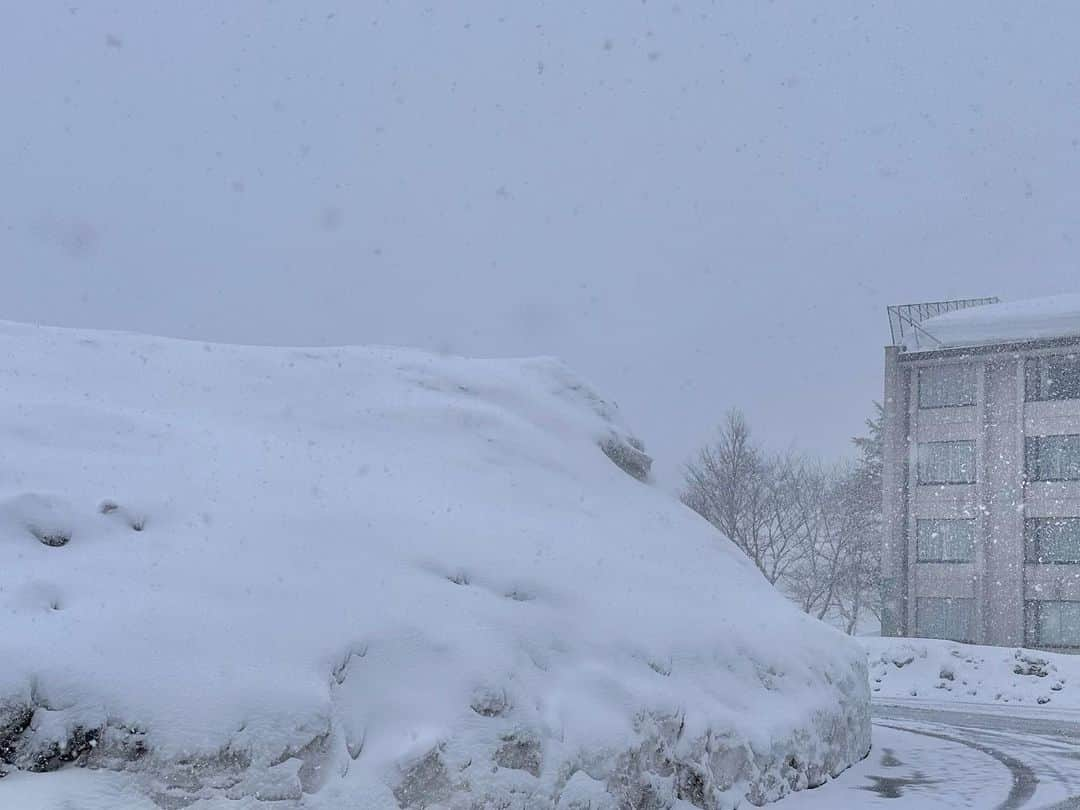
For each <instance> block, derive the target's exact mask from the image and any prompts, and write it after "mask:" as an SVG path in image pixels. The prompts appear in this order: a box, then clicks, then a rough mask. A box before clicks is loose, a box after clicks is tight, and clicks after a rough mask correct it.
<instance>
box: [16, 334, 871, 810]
mask: <svg viewBox="0 0 1080 810" xmlns="http://www.w3.org/2000/svg"><path fill="white" fill-rule="evenodd" d="M613 460H614V461H616V462H617V464H616V463H613ZM620 467H621V468H622V469H620ZM646 469H647V458H646V457H645V456H644V454H643V453H642V452H641V451H640V446H639V445H638V444H637V443H636V442H635V441H634V440H633V439H632V438H631V437H630V436H629V434H628V433H627V432H626V431H625V429H623V428H622V427H621V426H620V424H619V422H618V419H617V414H616V413H615V411H614V409H613V408H612V407H611V406H610V405H609V404H608V403H606V402H605V401H604V400H602V399H601V398H599V397H598V396H597V395H595V394H594V393H592V392H591V391H590V389H589V388H588V387H587V386H586V385H584V384H583V383H582V382H581V381H580V380H579V379H578V378H577V377H575V376H574V375H573V374H572V373H571V372H570V371H568V370H567V369H566V368H565V367H564V366H562V365H561V364H559V363H558V362H555V361H552V360H545V359H539V360H523V361H476V360H464V359H459V358H451V357H436V356H432V355H428V354H422V353H418V352H411V351H402V350H396V349H382V348H331V349H278V348H275V349H271V348H254V347H236V346H220V345H209V344H202V343H192V342H181V341H170V340H164V339H158V338H152V337H145V336H138V335H124V334H113V333H95V332H77V331H67V330H56V329H44V328H36V327H29V326H22V325H16V324H0V554H2V555H3V556H2V562H3V565H2V566H0V769H5V770H8V771H9V774H8V776H7V777H5V778H4V779H0V806H5V807H6V806H17V807H20V808H34V807H53V806H64V805H63V802H65V801H69V800H70V801H71V802H73V804H72V806H78V807H82V808H93V807H117V806H123V807H128V806H130V807H138V806H140V802H141V803H142V804H144V805H146V806H148V807H149V806H150V803H154V804H156V805H158V806H180V805H182V804H184V803H187V802H190V801H192V800H195V803H194V804H193V805H191V806H193V807H196V808H197V807H211V806H216V805H217V804H219V803H221V804H222V805H223V806H228V807H230V808H240V807H244V806H248V805H250V806H255V805H258V806H266V805H265V803H264V801H265V800H272V799H276V800H279V801H280V802H281V803H282V804H281V805H279V806H297V807H312V808H340V807H345V806H350V807H365V808H368V807H370V808H381V807H398V806H401V807H415V808H420V807H431V808H434V807H455V808H458V807H470V808H471V807H474V806H479V807H482V806H487V805H486V804H484V802H487V801H491V802H492V803H495V802H500V803H498V804H497V805H495V806H499V807H503V808H539V807H558V808H564V809H565V810H569V808H575V809H576V810H582V809H583V808H590V810H603V808H616V807H619V808H642V809H643V808H666V807H675V806H681V807H686V806H688V805H691V806H698V807H706V808H714V807H729V806H733V805H734V804H735V803H737V802H740V801H743V799H744V797H746V796H749V797H750V798H751V799H752V800H753V801H754V802H760V801H764V800H769V799H775V798H778V797H780V796H783V795H784V794H786V793H788V792H790V791H791V790H793V789H798V788H801V787H804V786H806V785H807V784H816V783H818V782H820V781H822V780H824V779H825V778H826V775H827V774H836V773H839V772H840V771H842V770H843V769H844V768H845V767H847V766H848V765H849V764H850V763H851V762H853V761H856V760H858V759H859V758H860V757H861V756H862V755H863V754H864V753H865V752H866V750H867V747H868V744H869V708H868V690H867V682H866V667H865V656H864V655H863V653H862V650H861V648H859V647H858V646H857V645H856V644H855V643H854V642H852V641H850V640H848V639H845V638H844V637H843V636H842V635H841V634H840V633H838V632H836V631H834V630H832V629H830V628H828V627H826V626H825V625H823V624H821V623H819V622H816V621H813V620H811V619H809V618H808V617H806V616H804V615H802V614H801V613H800V612H799V611H798V610H797V609H796V608H795V607H793V606H792V605H790V604H789V603H788V602H787V601H786V600H784V599H783V598H782V597H781V596H779V595H778V594H777V593H776V592H775V591H773V590H772V588H770V587H769V586H768V585H767V584H766V583H765V581H764V580H763V579H762V577H761V576H760V575H759V574H758V573H757V571H756V570H755V569H754V568H753V566H752V565H751V564H750V563H749V562H748V561H747V560H746V559H745V557H744V556H743V555H742V554H740V553H739V552H738V551H736V550H735V549H734V548H733V547H732V546H731V545H730V544H729V543H727V542H725V541H723V539H722V538H721V537H719V536H718V535H717V534H716V533H715V531H714V530H713V529H712V528H711V527H710V526H709V525H708V524H706V523H705V522H704V521H703V520H701V519H700V518H699V517H698V516H697V515H695V514H693V513H692V512H691V511H690V510H688V509H686V508H684V507H683V506H681V505H680V504H678V503H677V502H675V501H674V500H673V499H671V498H670V497H669V496H667V495H665V494H664V493H662V492H660V491H658V490H657V489H655V488H653V487H651V486H648V485H647V484H643V483H641V482H640V481H638V480H635V478H633V477H631V475H628V474H627V471H628V472H630V473H633V474H636V475H639V476H640V475H643V474H644V472H645V470H646ZM3 763H6V765H5V764H3ZM78 765H87V766H91V767H92V768H97V770H91V769H81V768H78V767H75V766H78ZM35 771H43V772H45V773H35ZM136 797H142V798H141V799H136ZM474 802H475V804H474Z"/></svg>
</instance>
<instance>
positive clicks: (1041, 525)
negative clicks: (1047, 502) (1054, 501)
mask: <svg viewBox="0 0 1080 810" xmlns="http://www.w3.org/2000/svg"><path fill="white" fill-rule="evenodd" d="M1024 561H1025V562H1029V563H1043V564H1048V563H1080V518H1074V517H1072V518H1028V519H1027V520H1025V521H1024Z"/></svg>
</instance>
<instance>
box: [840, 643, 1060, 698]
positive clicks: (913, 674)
mask: <svg viewBox="0 0 1080 810" xmlns="http://www.w3.org/2000/svg"><path fill="white" fill-rule="evenodd" d="M860 642H861V643H862V644H863V645H864V646H865V647H866V649H867V653H868V656H869V667H870V688H871V690H872V692H873V695H874V698H875V700H878V699H880V700H889V699H903V700H907V699H911V698H917V699H919V700H931V701H952V702H960V703H999V704H1011V705H1026V706H1047V708H1053V709H1057V710H1064V709H1069V710H1072V709H1080V656H1075V655H1064V654H1061V653H1049V652H1042V651H1036V650H1025V649H1019V648H1015V647H1013V648H1009V647H982V646H979V645H975V644H960V643H958V642H955V641H938V640H936V639H922V638H863V639H860Z"/></svg>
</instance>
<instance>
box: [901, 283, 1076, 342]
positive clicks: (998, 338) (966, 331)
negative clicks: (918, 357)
mask: <svg viewBox="0 0 1080 810" xmlns="http://www.w3.org/2000/svg"><path fill="white" fill-rule="evenodd" d="M920 326H921V327H922V328H923V329H924V330H925V331H926V332H927V333H928V334H930V335H932V336H933V337H934V338H935V339H936V340H937V341H939V342H940V345H941V346H943V347H945V346H973V345H981V344H987V343H1006V342H1017V341H1024V340H1036V339H1039V338H1051V337H1069V336H1076V335H1080V295H1078V294H1069V295H1053V296H1048V297H1046V298H1030V299H1026V300H1023V301H1007V302H1004V303H1000V304H984V305H982V306H977V307H970V308H968V309H961V310H957V311H956V312H947V313H945V314H944V315H938V316H936V317H933V318H927V319H926V320H925V321H923V322H922V323H921V324H920ZM928 344H929V345H931V346H933V347H937V346H938V345H939V344H938V343H934V342H933V341H928ZM924 348H927V347H924Z"/></svg>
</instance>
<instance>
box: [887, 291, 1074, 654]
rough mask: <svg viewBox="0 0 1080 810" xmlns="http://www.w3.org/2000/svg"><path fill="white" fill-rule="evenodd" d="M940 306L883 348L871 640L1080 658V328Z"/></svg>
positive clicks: (999, 309)
mask: <svg viewBox="0 0 1080 810" xmlns="http://www.w3.org/2000/svg"><path fill="white" fill-rule="evenodd" d="M946 303H947V304H948V305H952V304H961V305H965V306H961V307H958V308H957V309H958V310H960V311H956V312H950V313H949V314H939V315H934V314H933V312H934V311H933V310H930V314H931V317H929V318H920V317H919V313H918V311H917V310H909V311H908V312H907V313H906V315H901V316H899V317H900V318H901V321H902V326H903V327H907V328H906V330H905V329H901V330H900V335H898V334H897V330H896V329H894V335H893V343H894V345H891V346H888V347H886V349H885V392H884V403H883V404H884V410H885V419H884V434H883V439H884V470H883V485H884V522H885V535H884V540H883V554H882V576H883V582H884V586H883V587H884V597H885V614H884V618H883V623H882V632H883V634H885V635H897V636H905V635H907V636H922V637H933V638H949V639H953V640H957V641H967V642H973V643H977V644H996V645H1010V646H1012V645H1015V646H1019V645H1024V646H1030V647H1041V648H1051V649H1070V648H1080V329H1074V327H1073V325H1072V321H1070V320H1069V319H1067V318H1064V319H1062V318H1059V319H1056V320H1055V319H1053V318H1051V319H1050V321H1052V323H1047V318H1046V317H1044V318H1043V320H1042V321H1039V320H1038V319H1039V315H1040V313H1043V315H1044V316H1045V311H1046V307H1045V306H1043V307H1039V306H1029V307H1028V311H1027V316H1028V317H1027V321H1026V322H1025V321H1024V319H1023V318H1019V319H1018V318H1017V317H1016V311H1017V307H1016V305H1010V304H996V303H986V302H985V299H983V300H982V301H981V302H980V303H978V304H977V305H974V306H967V305H969V304H970V303H971V302H946ZM1074 303H1076V304H1078V306H1077V313H1076V314H1077V319H1076V323H1077V324H1078V325H1080V301H1077V302H1074ZM914 306H916V307H924V306H927V305H914ZM932 306H937V305H932ZM893 309H897V308H890V315H891V316H892V315H893V314H894V313H893V312H892V310H893ZM900 309H903V308H900ZM1021 314H1023V307H1021ZM905 317H906V318H908V319H909V320H908V321H903V320H902V319H903V318H905ZM995 321H996V326H995ZM1033 322H1038V325H1039V328H1031V326H1032V323H1033ZM1025 323H1026V325H1025ZM1055 331H1060V332H1062V333H1063V334H1057V335H1055V334H1053V333H1054V332H1055ZM1032 335H1036V336H1035V337H1032Z"/></svg>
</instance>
